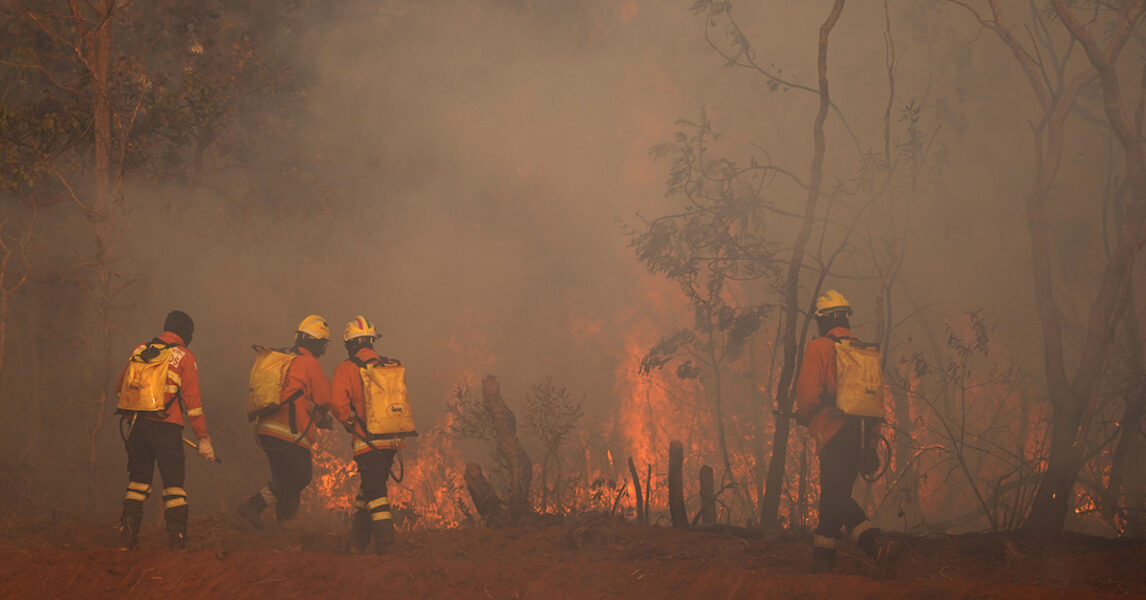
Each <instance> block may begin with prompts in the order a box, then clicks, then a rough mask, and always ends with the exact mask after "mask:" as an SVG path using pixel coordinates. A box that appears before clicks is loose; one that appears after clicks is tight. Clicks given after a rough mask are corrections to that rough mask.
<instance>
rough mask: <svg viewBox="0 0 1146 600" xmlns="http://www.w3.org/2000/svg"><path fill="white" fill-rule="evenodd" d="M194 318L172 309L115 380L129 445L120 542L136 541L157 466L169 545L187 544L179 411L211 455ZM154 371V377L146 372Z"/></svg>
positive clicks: (122, 427)
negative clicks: (193, 339)
mask: <svg viewBox="0 0 1146 600" xmlns="http://www.w3.org/2000/svg"><path fill="white" fill-rule="evenodd" d="M194 332H195V323H194V322H193V321H192V320H191V317H190V316H188V315H187V313H185V312H182V311H178V310H173V311H171V312H170V313H168V314H167V318H166V320H164V322H163V333H162V334H160V336H159V337H158V338H155V339H153V340H151V341H150V342H148V343H146V344H142V345H140V346H138V347H137V348H136V349H135V351H134V352H132V355H131V358H130V359H129V360H128V364H127V366H125V367H124V369H123V371H122V372H121V373H120V376H119V379H118V380H117V381H116V384H115V392H116V394H117V395H118V396H119V404H118V408H117V411H116V412H118V413H119V414H120V415H121V420H120V431H121V432H123V431H124V430H125V428H126V434H125V435H124V448H125V449H126V450H127V472H128V481H127V492H126V493H125V494H124V497H123V516H122V520H121V527H120V532H121V535H122V543H123V548H124V549H127V550H132V549H134V548H135V547H136V546H137V545H138V544H139V528H140V524H141V523H142V521H143V502H144V501H145V500H147V498H148V496H150V495H151V478H152V476H153V475H154V473H155V466H156V465H158V466H159V476H160V478H162V480H163V517H164V520H165V521H166V524H167V535H168V544H169V546H170V547H171V548H175V549H183V548H186V547H187V517H188V504H187V492H186V491H185V490H184V489H183V479H184V463H183V443H184V440H183V417H184V416H186V417H187V420H188V421H189V422H190V423H191V429H192V430H194V432H195V437H197V438H198V440H199V443H198V450H199V455H200V456H202V457H203V458H205V459H207V460H209V461H214V460H215V451H214V449H213V448H212V447H211V438H210V437H209V436H208V435H207V421H206V418H205V417H204V416H203V402H202V398H201V397H200V393H199V371H198V367H197V366H196V363H195V355H193V354H191V351H190V350H188V349H187V346H189V345H190V344H191V337H192V334H193V333H194ZM149 373H153V374H154V377H149Z"/></svg>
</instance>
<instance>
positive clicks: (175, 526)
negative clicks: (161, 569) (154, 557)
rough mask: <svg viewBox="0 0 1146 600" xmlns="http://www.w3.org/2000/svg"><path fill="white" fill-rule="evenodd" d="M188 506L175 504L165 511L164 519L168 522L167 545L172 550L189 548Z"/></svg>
mask: <svg viewBox="0 0 1146 600" xmlns="http://www.w3.org/2000/svg"><path fill="white" fill-rule="evenodd" d="M189 516H190V515H189V511H188V506H187V505H186V504H184V505H182V506H173V507H171V508H167V509H165V510H164V511H163V520H164V521H166V522H167V547H168V548H171V549H172V550H183V549H185V548H187V521H188V517H189Z"/></svg>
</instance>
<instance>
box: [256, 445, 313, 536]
mask: <svg viewBox="0 0 1146 600" xmlns="http://www.w3.org/2000/svg"><path fill="white" fill-rule="evenodd" d="M259 445H260V446H262V448H263V451H264V452H266V454H267V462H268V463H270V466H271V482H270V483H268V484H267V487H268V488H270V490H271V493H272V494H274V496H275V516H276V517H277V518H278V520H279V521H287V520H290V519H293V518H295V517H296V516H298V506H299V494H300V493H301V492H302V491H303V490H304V489H306V486H308V485H310V478H311V472H312V466H311V460H310V449H309V448H304V447H302V446H299V445H298V444H292V443H290V442H288V441H286V440H280V439H279V438H276V437H271V436H269V435H260V436H259Z"/></svg>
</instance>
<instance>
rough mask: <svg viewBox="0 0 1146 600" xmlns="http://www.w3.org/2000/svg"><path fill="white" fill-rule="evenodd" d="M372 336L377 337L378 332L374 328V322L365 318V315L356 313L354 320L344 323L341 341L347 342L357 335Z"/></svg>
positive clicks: (357, 336)
mask: <svg viewBox="0 0 1146 600" xmlns="http://www.w3.org/2000/svg"><path fill="white" fill-rule="evenodd" d="M366 336H369V337H372V338H377V337H378V332H377V331H375V330H374V324H373V323H371V322H370V321H367V320H366V317H364V316H362V315H358V316H357V317H354V320H353V321H351V322H349V323H347V324H346V330H345V331H343V332H342V341H344V342H349V341H350V340H352V339H354V338H359V337H366Z"/></svg>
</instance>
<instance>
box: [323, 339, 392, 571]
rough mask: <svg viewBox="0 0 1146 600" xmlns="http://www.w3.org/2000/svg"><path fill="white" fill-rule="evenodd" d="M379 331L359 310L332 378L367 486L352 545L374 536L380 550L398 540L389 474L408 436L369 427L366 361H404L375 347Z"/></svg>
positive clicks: (336, 405)
mask: <svg viewBox="0 0 1146 600" xmlns="http://www.w3.org/2000/svg"><path fill="white" fill-rule="evenodd" d="M377 339H378V332H377V331H376V330H375V329H374V325H373V324H372V323H370V321H368V320H366V317H363V316H357V317H355V318H354V320H353V321H350V322H349V323H347V324H346V330H345V331H344V332H343V334H342V340H343V343H344V344H345V346H346V354H347V359H346V360H344V361H342V362H341V363H339V364H338V366H337V367H335V369H334V377H333V378H332V382H331V410H332V412H333V413H334V418H335V419H338V421H339V422H340V423H342V424H343V426H344V427H345V428H346V430H347V431H349V432H350V433H351V434H352V435H353V436H354V441H353V449H354V462H355V463H356V464H357V466H358V475H359V477H360V478H361V480H362V482H361V485H362V488H361V491H360V493H359V494H358V497H357V498H356V499H355V514H354V518H353V520H352V522H351V527H350V549H351V552H354V553H355V554H360V553H362V552H365V551H366V549H367V548H368V547H369V546H370V538H371V537H373V538H374V550H375V551H376V552H377V553H378V554H386V553H388V552H390V550H391V548H392V547H393V544H394V521H393V518H392V516H391V514H390V497H389V493H388V491H387V489H386V480H387V479H388V478H389V477H390V467H391V466H392V465H393V464H394V456H395V455H396V454H397V451H398V450H399V449H400V448H402V447H403V446H404V445H405V442H404V440H403V438H401V437H393V438H390V439H373V438H375V437H377V436H370V435H368V434H367V431H366V423H365V421H364V420H363V419H364V418H365V415H366V394H365V390H364V385H363V376H362V369H364V368H366V366H367V365H377V366H385V365H399V364H401V363H399V361H398V360H396V359H390V358H386V357H382V356H379V355H378V354H377V353H376V352H375V351H374V342H375V340H377Z"/></svg>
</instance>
